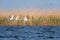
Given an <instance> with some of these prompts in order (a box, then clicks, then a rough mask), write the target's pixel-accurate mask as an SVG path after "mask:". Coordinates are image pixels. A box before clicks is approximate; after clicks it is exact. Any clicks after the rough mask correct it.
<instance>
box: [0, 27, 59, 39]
mask: <svg viewBox="0 0 60 40" xmlns="http://www.w3.org/2000/svg"><path fill="white" fill-rule="evenodd" d="M0 40H60V26H34V27H33V26H29V27H28V26H0Z"/></svg>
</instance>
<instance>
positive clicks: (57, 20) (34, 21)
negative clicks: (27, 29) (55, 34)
mask: <svg viewBox="0 0 60 40" xmlns="http://www.w3.org/2000/svg"><path fill="white" fill-rule="evenodd" d="M12 14H13V15H14V16H19V17H20V19H22V18H23V17H24V16H28V17H29V21H28V22H27V23H23V22H22V20H18V21H10V20H9V16H11V15H12ZM50 18H51V20H50ZM1 19H2V20H1ZM4 20H5V21H4ZM42 20H43V21H42ZM48 20H50V21H48ZM51 22H52V23H51ZM4 25H6V26H8V25H9V26H13V25H14V26H17V25H19V26H60V11H10V12H9V11H2V12H1V11H0V26H4Z"/></svg>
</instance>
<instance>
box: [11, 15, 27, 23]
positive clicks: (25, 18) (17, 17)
mask: <svg viewBox="0 0 60 40" xmlns="http://www.w3.org/2000/svg"><path fill="white" fill-rule="evenodd" d="M10 20H20V19H19V16H16V17H14V15H12V16H11V17H10ZM23 21H24V22H27V21H28V18H27V17H26V16H25V17H24V18H23Z"/></svg>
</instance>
